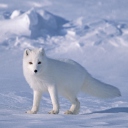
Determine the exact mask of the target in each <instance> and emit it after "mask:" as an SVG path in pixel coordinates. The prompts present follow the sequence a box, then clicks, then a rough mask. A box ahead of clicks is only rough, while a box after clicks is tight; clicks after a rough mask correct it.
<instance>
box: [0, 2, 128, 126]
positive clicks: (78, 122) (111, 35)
mask: <svg viewBox="0 0 128 128" xmlns="http://www.w3.org/2000/svg"><path fill="white" fill-rule="evenodd" d="M127 7H128V1H127V0H123V1H121V0H106V1H103V0H70V1H68V0H61V1H59V0H54V1H52V0H36V1H35V0H28V1H24V0H18V1H17V0H11V1H8V0H4V1H0V71H1V73H0V128H8V127H9V128H42V127H44V128H58V127H59V128H60V127H61V128H68V127H70V128H74V127H75V128H82V127H92V128H117V127H121V128H127V127H128V100H127V97H128V94H127V90H128V89H127V87H128V84H127V83H128V79H127V78H128V66H127V65H128V8H127ZM28 47H29V48H33V47H44V48H45V50H46V54H47V55H48V56H49V57H52V58H70V59H73V60H75V61H77V62H78V63H80V64H81V65H83V66H84V67H85V68H86V69H87V70H88V72H89V73H90V74H92V76H94V77H95V78H97V79H99V80H101V81H103V82H106V83H108V84H112V85H114V86H116V87H118V88H119V89H120V91H121V93H122V97H120V98H115V99H109V100H101V99H98V98H94V97H91V96H88V95H86V94H80V95H79V97H78V99H79V100H80V102H81V111H80V114H79V115H64V114H63V113H64V111H66V110H67V109H68V108H69V107H70V103H69V102H68V101H67V100H66V99H64V98H63V97H60V106H61V109H60V113H59V114H58V115H49V114H47V113H48V111H50V110H51V108H52V105H51V100H50V97H49V95H48V94H45V95H44V96H43V97H42V101H41V105H40V110H39V112H38V114H34V115H29V114H26V113H25V111H27V110H29V109H30V108H31V105H32V90H31V89H30V88H29V86H28V85H27V82H26V81H25V79H24V76H23V73H22V55H23V50H24V49H25V48H28Z"/></svg>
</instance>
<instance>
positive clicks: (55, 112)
mask: <svg viewBox="0 0 128 128" xmlns="http://www.w3.org/2000/svg"><path fill="white" fill-rule="evenodd" d="M58 113H59V111H55V110H52V111H50V112H49V113H48V114H58Z"/></svg>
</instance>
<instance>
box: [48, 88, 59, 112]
mask: <svg viewBox="0 0 128 128" xmlns="http://www.w3.org/2000/svg"><path fill="white" fill-rule="evenodd" d="M48 92H49V94H50V97H51V101H52V105H53V110H52V111H50V112H49V114H58V113H59V101H58V93H57V89H56V87H55V86H50V87H49V88H48Z"/></svg>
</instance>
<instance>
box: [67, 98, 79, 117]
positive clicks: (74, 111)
mask: <svg viewBox="0 0 128 128" xmlns="http://www.w3.org/2000/svg"><path fill="white" fill-rule="evenodd" d="M70 101H71V103H72V105H71V107H70V109H69V110H67V111H66V112H65V113H64V114H74V115H76V114H78V113H79V110H80V102H79V100H78V99H77V98H74V99H71V100H70Z"/></svg>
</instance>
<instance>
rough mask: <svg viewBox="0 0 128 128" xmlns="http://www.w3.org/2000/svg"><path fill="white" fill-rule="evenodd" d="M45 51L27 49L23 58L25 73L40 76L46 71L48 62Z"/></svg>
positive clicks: (41, 49)
mask: <svg viewBox="0 0 128 128" xmlns="http://www.w3.org/2000/svg"><path fill="white" fill-rule="evenodd" d="M45 60H46V56H45V51H44V49H43V48H39V49H33V50H30V49H26V50H25V51H24V57H23V69H24V72H26V71H29V73H31V74H33V75H34V74H39V73H40V72H42V70H44V69H45V67H46V64H44V63H45V62H46V61H45Z"/></svg>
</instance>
